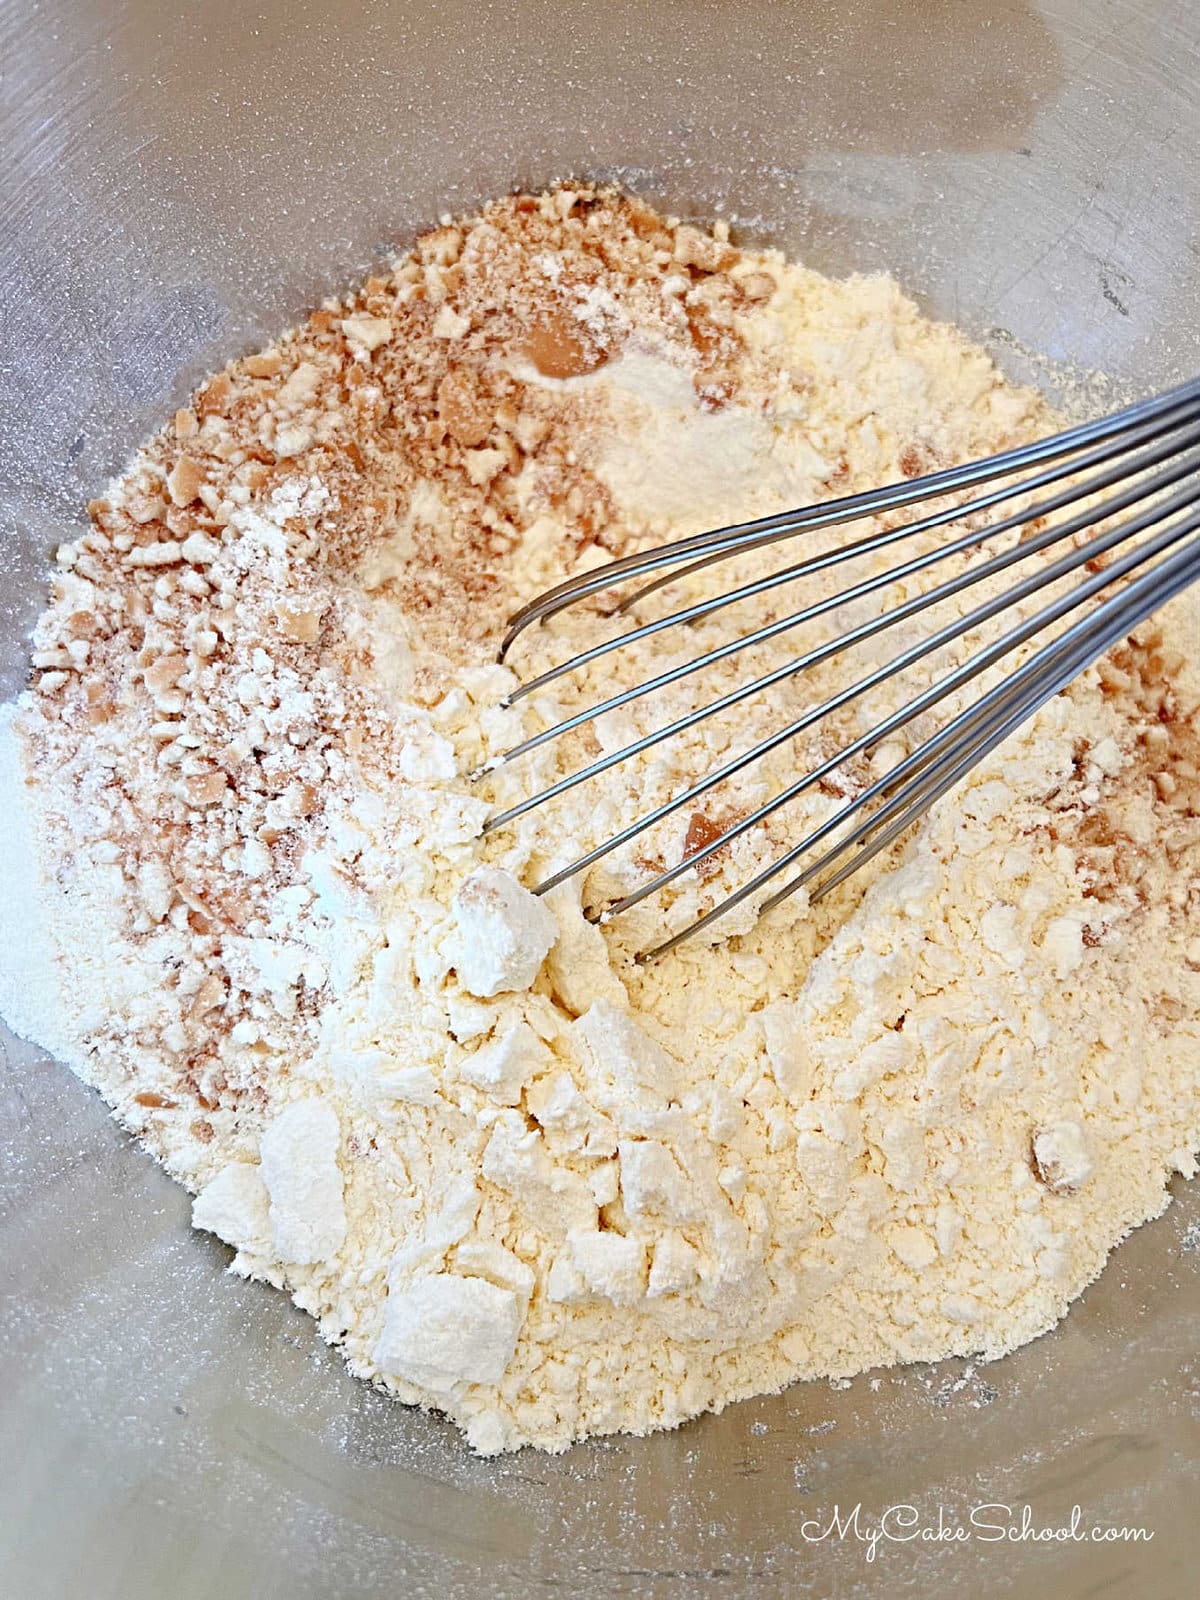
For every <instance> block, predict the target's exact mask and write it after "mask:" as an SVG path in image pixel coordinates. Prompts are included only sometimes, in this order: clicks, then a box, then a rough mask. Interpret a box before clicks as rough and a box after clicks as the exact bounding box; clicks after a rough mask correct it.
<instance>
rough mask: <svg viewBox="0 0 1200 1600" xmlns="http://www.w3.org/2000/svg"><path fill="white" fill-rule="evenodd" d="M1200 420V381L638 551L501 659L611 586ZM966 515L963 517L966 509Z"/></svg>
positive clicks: (573, 591)
mask: <svg viewBox="0 0 1200 1600" xmlns="http://www.w3.org/2000/svg"><path fill="white" fill-rule="evenodd" d="M1198 415H1200V378H1193V379H1191V380H1189V381H1188V382H1187V383H1183V384H1180V385H1178V386H1177V387H1176V388H1174V389H1170V390H1168V391H1166V393H1164V394H1161V395H1158V396H1155V397H1154V398H1152V399H1148V400H1143V401H1139V402H1138V403H1137V404H1135V405H1132V406H1127V407H1126V408H1125V409H1124V410H1122V411H1117V412H1114V413H1113V414H1112V415H1111V416H1107V417H1101V418H1098V419H1097V420H1095V421H1092V422H1087V423H1083V424H1081V425H1080V426H1078V427H1074V428H1069V429H1067V430H1065V431H1064V432H1062V433H1058V434H1053V435H1051V436H1050V437H1049V438H1046V439H1039V440H1036V441H1034V442H1033V443H1031V444H1026V445H1020V446H1018V447H1017V448H1016V449H1013V450H1006V451H1002V452H1001V453H999V454H997V455H994V456H988V457H986V458H985V459H983V460H981V461H974V462H970V463H967V464H966V465H963V466H956V467H948V468H945V469H943V470H942V471H940V472H936V473H931V474H929V475H928V476H926V477H923V478H913V479H907V480H904V481H903V482H900V483H893V484H888V485H886V486H884V487H882V488H879V489H871V490H868V491H866V492H864V493H861V494H854V495H848V496H844V497H843V498H841V499H837V500H829V501H824V502H821V503H819V504H817V505H812V506H806V507H804V508H802V509H801V510H799V511H787V512H781V513H779V514H777V515H775V516H770V517H759V518H756V519H754V520H752V521H748V522H742V523H734V524H732V525H730V526H728V527H725V528H718V529H714V530H711V531H709V532H705V533H699V534H693V535H691V536H689V537H688V538H685V539H677V540H674V541H673V542H671V543H669V544H665V545H659V546H657V547H655V548H654V549H651V550H644V551H635V552H634V553H633V554H631V555H628V556H621V557H619V558H618V559H616V560H615V561H611V562H607V563H605V565H604V566H602V567H598V568H595V569H593V570H592V571H590V572H587V573H583V574H579V575H577V576H575V577H572V578H567V579H565V580H564V581H563V582H562V583H559V584H555V585H554V586H553V587H552V588H550V589H547V590H546V591H545V592H544V593H543V594H541V595H539V596H538V597H537V598H536V599H535V600H532V601H530V603H529V604H528V605H526V606H524V607H522V608H521V610H519V611H518V612H517V613H516V614H515V615H514V616H513V618H512V619H511V621H510V623H509V627H508V631H507V633H506V634H505V637H504V641H503V643H502V644H501V647H500V652H499V659H500V660H501V661H503V660H504V659H505V657H506V655H507V654H508V651H509V649H510V648H511V647H512V644H513V643H514V641H515V640H516V639H517V638H518V637H519V635H520V634H521V633H522V632H524V630H525V629H526V628H528V627H529V626H530V625H531V624H532V623H534V622H544V621H546V620H548V619H549V618H550V617H552V616H554V615H555V614H556V613H557V612H559V611H561V610H563V609H564V608H565V607H566V606H570V605H574V604H576V603H577V602H578V601H580V600H583V599H585V598H587V597H588V596H589V595H593V594H597V593H600V592H601V591H603V590H604V589H609V588H612V587H613V585H614V584H615V583H619V582H623V581H624V580H625V579H627V578H629V577H631V576H634V575H636V574H638V573H641V572H651V571H655V570H658V569H661V568H662V567H665V566H674V565H677V564H678V563H679V562H680V561H682V560H686V559H687V558H688V557H689V556H691V555H694V554H701V553H715V552H716V551H717V550H718V549H720V550H725V551H728V552H730V553H732V552H736V551H739V550H745V549H751V548H755V547H756V545H757V544H761V543H766V542H769V541H770V540H771V538H772V537H773V536H776V535H777V536H778V537H781V538H786V537H789V536H790V535H791V534H793V533H798V532H800V531H801V530H804V529H812V528H825V527H832V526H836V525H837V524H839V523H843V522H851V521H855V520H858V519H859V518H862V517H867V516H876V515H879V514H881V513H883V512H886V511H892V510H897V509H899V508H900V507H902V506H906V505H911V504H913V503H915V502H917V501H921V500H928V499H932V498H934V497H936V496H938V495H943V494H953V493H955V492H957V491H958V490H960V489H969V488H973V487H974V486H975V485H976V484H979V483H985V482H988V481H990V480H991V479H993V478H998V477H1009V476H1011V475H1012V474H1014V473H1018V472H1021V471H1023V470H1024V469H1025V468H1027V467H1032V466H1037V465H1038V464H1040V463H1041V462H1043V461H1053V460H1056V459H1059V458H1061V457H1065V456H1070V455H1073V454H1075V453H1076V452H1078V451H1080V450H1083V449H1085V448H1086V447H1087V446H1089V445H1092V444H1098V443H1104V442H1106V441H1111V442H1112V451H1113V452H1114V453H1120V452H1123V451H1125V450H1127V449H1128V448H1129V447H1130V440H1131V439H1132V440H1133V442H1134V443H1138V442H1144V441H1145V440H1146V439H1147V438H1151V437H1154V436H1155V433H1156V432H1163V431H1168V430H1169V429H1171V428H1173V427H1176V426H1179V425H1180V424H1182V423H1184V422H1186V421H1189V420H1191V419H1192V418H1194V417H1196V416H1198ZM1142 430H1144V431H1142ZM1078 470H1080V468H1079V466H1078V465H1076V464H1072V465H1070V466H1068V467H1066V468H1064V471H1078ZM959 515H962V512H961V511H960V512H959Z"/></svg>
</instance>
